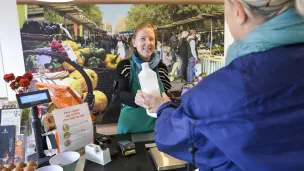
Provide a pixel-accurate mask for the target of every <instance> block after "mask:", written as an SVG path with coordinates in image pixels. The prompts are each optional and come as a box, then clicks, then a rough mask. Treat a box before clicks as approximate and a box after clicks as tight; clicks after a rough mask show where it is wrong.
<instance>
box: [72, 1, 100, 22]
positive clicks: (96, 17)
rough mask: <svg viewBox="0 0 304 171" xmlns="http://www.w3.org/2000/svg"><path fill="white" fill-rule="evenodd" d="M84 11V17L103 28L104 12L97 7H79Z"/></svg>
mask: <svg viewBox="0 0 304 171" xmlns="http://www.w3.org/2000/svg"><path fill="white" fill-rule="evenodd" d="M77 7H78V8H80V9H81V10H82V11H83V15H84V16H86V17H87V18H88V19H90V20H92V21H94V22H95V23H96V24H97V26H99V27H103V22H102V15H103V13H102V11H101V10H100V8H99V7H98V6H97V5H77Z"/></svg>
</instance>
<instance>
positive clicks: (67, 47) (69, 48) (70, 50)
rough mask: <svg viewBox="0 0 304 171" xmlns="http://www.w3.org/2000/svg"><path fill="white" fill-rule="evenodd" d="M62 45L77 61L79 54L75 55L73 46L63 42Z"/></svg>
mask: <svg viewBox="0 0 304 171" xmlns="http://www.w3.org/2000/svg"><path fill="white" fill-rule="evenodd" d="M62 46H63V48H64V50H65V51H66V53H67V54H68V56H69V58H70V59H71V61H73V62H77V56H76V55H75V53H74V51H73V49H72V48H71V46H70V45H69V44H63V45H62Z"/></svg>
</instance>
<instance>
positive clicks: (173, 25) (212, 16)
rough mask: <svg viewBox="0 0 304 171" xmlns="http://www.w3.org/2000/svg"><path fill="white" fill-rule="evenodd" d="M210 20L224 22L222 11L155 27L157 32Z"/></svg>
mask: <svg viewBox="0 0 304 171" xmlns="http://www.w3.org/2000/svg"><path fill="white" fill-rule="evenodd" d="M210 19H212V20H224V10H221V11H218V12H213V13H209V14H201V15H199V16H196V17H192V18H187V19H184V20H180V21H176V22H173V23H171V24H167V25H163V26H159V27H157V29H158V30H159V29H169V28H176V27H179V26H183V25H187V24H190V23H195V22H198V21H204V20H210ZM208 29H209V28H208Z"/></svg>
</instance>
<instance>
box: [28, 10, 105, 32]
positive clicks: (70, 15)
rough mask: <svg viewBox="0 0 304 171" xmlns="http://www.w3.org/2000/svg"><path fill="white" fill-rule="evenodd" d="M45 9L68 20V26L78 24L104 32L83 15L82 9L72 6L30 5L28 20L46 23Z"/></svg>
mask: <svg viewBox="0 0 304 171" xmlns="http://www.w3.org/2000/svg"><path fill="white" fill-rule="evenodd" d="M44 7H48V8H51V9H53V10H55V11H57V12H58V13H59V14H60V15H61V16H63V17H65V18H66V19H68V20H69V21H66V24H74V23H76V24H80V25H84V26H86V27H89V28H91V29H93V30H96V31H101V32H103V30H102V29H101V28H99V27H98V26H97V24H96V23H95V22H93V21H91V20H90V19H88V18H87V17H86V16H84V15H83V14H82V13H83V11H82V10H81V9H79V8H77V6H75V5H70V4H51V5H28V20H32V19H33V20H37V21H44Z"/></svg>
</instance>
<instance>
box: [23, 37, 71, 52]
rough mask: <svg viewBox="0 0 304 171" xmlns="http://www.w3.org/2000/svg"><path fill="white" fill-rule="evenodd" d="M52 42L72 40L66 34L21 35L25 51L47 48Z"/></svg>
mask: <svg viewBox="0 0 304 171" xmlns="http://www.w3.org/2000/svg"><path fill="white" fill-rule="evenodd" d="M52 40H71V39H70V38H69V37H68V36H66V35H64V34H54V35H44V34H29V33H21V42H22V47H23V50H34V49H37V48H40V47H41V48H42V47H45V46H46V45H47V44H48V43H49V42H52Z"/></svg>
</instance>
